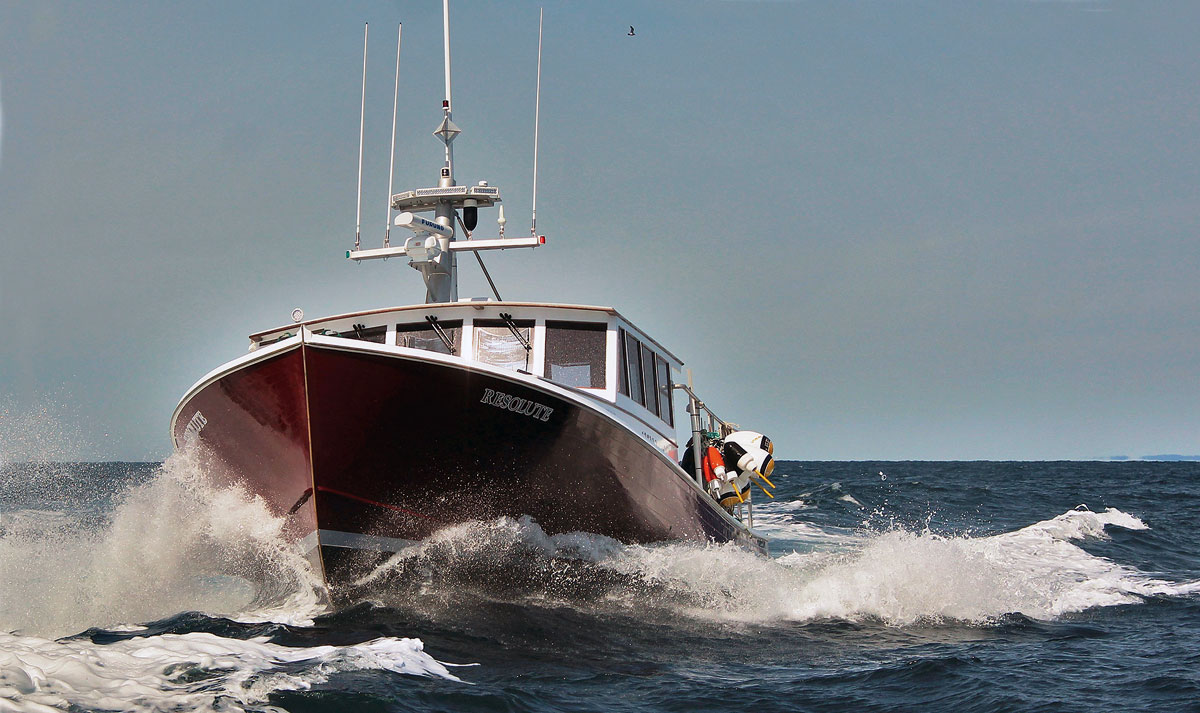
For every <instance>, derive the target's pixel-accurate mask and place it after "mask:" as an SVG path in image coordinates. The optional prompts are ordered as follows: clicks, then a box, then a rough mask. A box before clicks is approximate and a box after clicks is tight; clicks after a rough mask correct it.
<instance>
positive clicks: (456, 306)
mask: <svg viewBox="0 0 1200 713" xmlns="http://www.w3.org/2000/svg"><path fill="white" fill-rule="evenodd" d="M488 307H500V308H502V309H508V308H530V309H566V310H579V311H587V312H599V313H603V314H605V315H611V316H615V317H617V318H618V319H620V320H621V321H623V322H625V323H626V324H628V325H629V326H630V327H633V329H634V330H635V331H636V332H638V333H639V335H641V336H642V337H644V338H645V339H646V340H647V341H649V342H650V343H651V344H653V345H654V346H655V347H657V348H658V350H659V351H661V352H662V353H663V355H665V356H668V357H670V358H671V359H674V360H675V362H676V363H678V364H682V363H683V360H682V359H680V358H679V357H677V356H675V355H674V354H672V353H671V351H670V350H669V349H667V348H666V347H664V346H663V345H661V344H659V343H658V341H657V340H655V339H654V338H653V337H651V336H650V335H648V334H647V333H646V332H645V331H644V330H643V329H641V328H640V327H638V326H637V325H635V324H634V323H633V322H632V321H631V320H630V319H628V318H627V317H625V316H624V315H623V314H621V313H620V312H618V311H617V310H615V309H613V308H612V307H602V306H597V305H574V304H559V303H555V302H496V301H493V300H486V301H477V300H470V301H461V302H441V303H432V304H418V305H402V306H398V307H383V308H379V309H369V310H362V311H359V312H346V313H344V314H333V315H329V316H327V317H321V318H318V319H306V320H303V321H302V322H299V324H287V325H283V326H279V327H274V328H272V329H266V330H263V331H261V332H255V333H254V334H251V335H250V341H251V342H259V341H261V340H262V339H263V338H264V337H266V336H268V335H272V334H276V333H278V332H281V331H286V330H289V329H295V328H296V327H297V326H299V325H303V326H305V327H312V326H314V325H318V324H323V323H325V322H332V321H334V320H340V319H350V318H353V317H367V316H371V315H381V314H389V313H403V312H412V311H429V310H438V311H443V310H482V309H485V308H488Z"/></svg>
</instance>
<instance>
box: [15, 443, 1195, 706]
mask: <svg viewBox="0 0 1200 713" xmlns="http://www.w3.org/2000/svg"><path fill="white" fill-rule="evenodd" d="M0 467H2V468H3V469H2V470H0V711H39V712H44V711H48V710H62V711H209V710H212V711H292V712H297V713H298V712H300V711H347V710H353V711H722V712H725V711H752V712H753V713H766V712H769V711H914V710H930V711H945V710H953V711H956V712H963V713H965V712H967V711H1088V712H1089V713H1090V712H1092V711H1128V710H1143V711H1188V710H1193V711H1194V710H1200V464H1198V463H1152V462H1121V463H1099V462H1054V463H995V462H970V463H921V462H904V463H863V462H854V463H833V462H817V463H809V462H783V463H780V464H779V466H778V469H777V471H776V477H775V482H776V485H777V486H778V490H777V499H776V500H774V501H769V502H767V503H761V502H760V503H759V504H758V505H757V507H756V513H755V514H756V520H757V523H756V524H757V526H758V528H759V529H760V530H762V531H763V532H764V533H765V534H767V535H768V536H770V537H771V538H772V556H771V558H761V557H757V556H755V555H752V554H750V553H747V552H744V551H741V550H739V549H737V548H735V547H732V546H697V545H680V544H675V545H661V546H653V547H642V546H626V545H621V544H620V543H617V542H614V541H611V540H609V539H606V538H603V537H599V536H595V535H588V534H584V533H577V534H571V535H559V536H554V537H548V536H547V535H546V534H545V533H544V532H542V531H541V530H540V528H538V526H537V524H536V523H534V522H530V521H528V520H498V521H494V522H479V523H471V524H469V525H464V526H460V527H457V528H453V529H451V530H447V531H444V532H442V533H441V534H439V535H438V536H436V537H434V538H433V539H431V540H430V541H428V542H426V543H423V544H422V545H420V546H415V547H414V548H412V549H411V550H410V551H407V552H403V553H400V554H399V555H398V556H396V557H395V558H393V560H392V561H390V562H389V563H388V564H386V565H385V566H384V567H382V568H380V570H378V571H377V572H375V573H374V574H373V575H372V582H371V584H372V594H371V596H370V598H369V599H366V600H364V601H362V602H360V603H358V604H356V605H353V606H350V607H348V608H344V609H341V610H338V611H327V610H325V609H323V608H322V606H321V604H320V600H319V598H318V597H317V596H316V594H315V592H314V589H313V580H312V576H311V573H310V572H309V571H308V570H307V568H306V564H305V563H304V561H303V560H302V559H300V558H298V557H297V556H296V555H295V553H293V552H291V551H290V550H289V548H288V547H286V546H285V545H284V544H283V543H282V542H281V541H280V539H279V522H278V520H276V519H275V518H273V517H271V515H270V514H269V513H268V512H267V511H266V510H265V509H264V508H263V507H262V505H261V503H258V502H256V501H255V500H253V499H252V498H249V497H247V496H246V494H245V493H243V492H240V491H238V490H236V489H220V488H216V487H214V486H213V485H212V483H210V482H209V481H208V480H207V478H206V477H205V474H204V473H203V472H202V471H201V470H200V469H199V468H198V467H197V466H196V465H195V463H193V462H192V461H190V460H189V459H188V458H187V457H186V456H185V455H180V454H177V455H175V456H173V457H172V458H170V459H168V460H167V461H166V462H165V463H162V464H127V463H101V464H71V463H41V464H26V465H12V464H10V465H6V466H0ZM760 497H761V495H760Z"/></svg>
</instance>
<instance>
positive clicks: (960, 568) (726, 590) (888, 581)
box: [601, 509, 1200, 625]
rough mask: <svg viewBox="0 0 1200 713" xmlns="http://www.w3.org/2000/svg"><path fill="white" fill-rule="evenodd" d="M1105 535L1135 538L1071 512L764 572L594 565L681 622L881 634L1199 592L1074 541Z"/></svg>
mask: <svg viewBox="0 0 1200 713" xmlns="http://www.w3.org/2000/svg"><path fill="white" fill-rule="evenodd" d="M1106 526H1116V527H1125V528H1128V529H1145V528H1146V525H1145V524H1144V523H1142V522H1141V520H1139V519H1137V518H1136V517H1134V516H1131V515H1129V514H1127V513H1124V512H1121V511H1119V510H1115V509H1109V510H1107V511H1105V512H1103V513H1094V512H1089V511H1071V512H1068V513H1064V514H1063V515H1059V516H1057V517H1055V518H1052V519H1050V520H1047V521H1044V522H1039V523H1036V524H1034V525H1030V526H1028V527H1025V528H1022V529H1020V530H1016V531H1014V532H1010V533H1004V534H999V535H993V536H988V537H971V536H955V537H946V536H941V535H937V534H933V533H929V532H924V533H913V532H905V531H893V532H887V533H883V534H875V535H864V536H862V537H860V538H859V540H858V541H857V542H855V543H852V544H851V543H846V544H847V545H849V546H848V547H846V549H844V550H841V551H832V550H829V549H817V550H814V551H812V552H806V553H791V554H787V555H784V556H781V557H779V558H778V559H776V560H773V561H769V560H764V559H761V558H755V557H753V556H751V555H748V554H746V553H744V552H741V551H739V550H738V549H737V548H735V547H732V546H720V547H718V546H712V547H708V548H703V549H700V548H692V549H690V550H689V549H687V548H685V547H680V546H671V547H665V548H628V549H626V550H625V551H623V553H622V554H621V556H619V557H616V558H612V559H610V560H607V561H605V562H602V563H601V565H602V566H606V567H614V568H617V569H620V570H622V571H625V572H629V573H632V572H636V573H638V574H639V575H641V576H643V577H646V578H648V579H650V580H652V581H655V582H659V583H665V584H666V585H667V586H668V587H672V588H675V589H677V590H679V591H680V592H681V593H684V594H686V595H688V596H687V597H686V598H685V601H689V602H697V601H698V602H701V603H702V606H700V607H695V606H689V607H687V611H688V613H690V614H694V615H697V616H708V617H716V618H726V619H734V620H741V621H757V622H767V621H782V620H793V621H807V620H814V619H823V618H835V619H848V620H863V619H875V620H881V621H884V622H886V623H889V624H893V625H909V624H914V623H936V622H939V621H959V622H970V623H987V622H989V621H994V620H996V619H997V618H998V617H1000V616H1003V615H1005V614H1010V613H1020V614H1023V615H1025V616H1029V617H1031V618H1034V619H1043V620H1049V619H1053V618H1055V617H1058V616H1061V615H1063V614H1067V613H1071V612H1078V611H1082V610H1085V609H1089V608H1093V607H1104V606H1113V605H1119V604H1130V603H1135V602H1139V601H1141V600H1142V599H1141V598H1142V597H1145V596H1152V595H1168V596H1170V595H1185V594H1191V593H1196V592H1200V582H1188V583H1176V582H1170V581H1167V580H1164V579H1160V578H1156V577H1153V576H1150V575H1148V574H1146V573H1143V572H1140V571H1138V570H1136V569H1134V568H1131V567H1127V566H1124V565H1120V564H1118V563H1115V562H1112V561H1111V560H1108V559H1105V558H1103V557H1098V556H1095V555H1092V554H1089V553H1088V552H1087V551H1085V550H1084V549H1082V548H1081V547H1079V546H1078V545H1077V544H1075V542H1073V541H1075V540H1081V539H1086V538H1103V537H1105V536H1106V535H1105V532H1104V528H1105V527H1106Z"/></svg>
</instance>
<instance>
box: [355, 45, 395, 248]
mask: <svg viewBox="0 0 1200 713" xmlns="http://www.w3.org/2000/svg"><path fill="white" fill-rule="evenodd" d="M403 30H404V23H403V22H402V23H400V24H399V25H397V26H396V86H395V87H394V88H393V89H392V158H391V161H389V162H388V194H387V223H386V226H387V227H386V228H385V229H384V231H383V247H385V248H386V247H390V246H391V244H392V179H393V178H394V177H395V175H396V105H397V104H398V103H399V101H400V33H401V32H402V31H403ZM363 98H364V99H365V98H366V97H365V95H364V97H363ZM364 108H365V107H364ZM360 150H361V149H360Z"/></svg>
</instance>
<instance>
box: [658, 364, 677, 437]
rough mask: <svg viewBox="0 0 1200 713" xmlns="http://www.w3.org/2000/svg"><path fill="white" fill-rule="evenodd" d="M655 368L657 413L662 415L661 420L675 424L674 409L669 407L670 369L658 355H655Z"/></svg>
mask: <svg viewBox="0 0 1200 713" xmlns="http://www.w3.org/2000/svg"><path fill="white" fill-rule="evenodd" d="M655 360H656V361H655V364H657V367H658V368H657V369H655V372H656V375H657V376H658V414H659V415H660V416H662V420H664V421H666V422H667V423H669V424H671V425H672V426H674V425H675V410H674V409H673V408H671V370H670V368H668V367H667V362H666V361H665V360H664V359H663V358H662V357H660V356H656V357H655Z"/></svg>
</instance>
